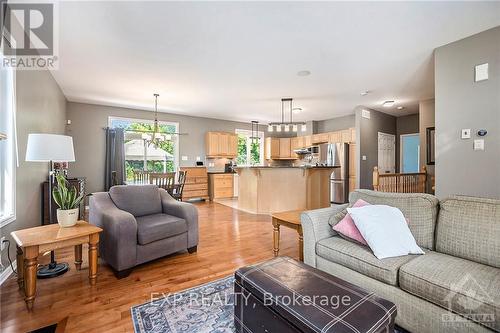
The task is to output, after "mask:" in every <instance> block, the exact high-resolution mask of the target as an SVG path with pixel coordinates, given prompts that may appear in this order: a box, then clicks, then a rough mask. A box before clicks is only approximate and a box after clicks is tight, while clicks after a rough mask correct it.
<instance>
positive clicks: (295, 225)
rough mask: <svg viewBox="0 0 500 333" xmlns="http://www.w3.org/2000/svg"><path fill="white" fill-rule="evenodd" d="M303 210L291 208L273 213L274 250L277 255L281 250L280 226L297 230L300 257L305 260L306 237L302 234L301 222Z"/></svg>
mask: <svg viewBox="0 0 500 333" xmlns="http://www.w3.org/2000/svg"><path fill="white" fill-rule="evenodd" d="M302 212H303V210H291V211H287V212H280V213H274V214H271V217H272V218H273V229H274V231H273V251H274V256H275V257H277V256H278V254H279V251H280V226H284V227H287V228H291V229H294V230H297V233H298V234H299V259H300V261H304V238H303V236H302V224H300V214H302Z"/></svg>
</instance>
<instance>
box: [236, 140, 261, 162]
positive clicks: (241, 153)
mask: <svg viewBox="0 0 500 333" xmlns="http://www.w3.org/2000/svg"><path fill="white" fill-rule="evenodd" d="M260 144H262V143H261V142H260V140H257V139H255V140H252V139H250V137H249V136H248V135H244V134H238V156H237V157H236V164H238V165H258V164H260ZM248 147H250V154H248Z"/></svg>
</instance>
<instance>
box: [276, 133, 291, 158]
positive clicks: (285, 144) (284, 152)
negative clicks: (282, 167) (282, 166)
mask: <svg viewBox="0 0 500 333" xmlns="http://www.w3.org/2000/svg"><path fill="white" fill-rule="evenodd" d="M279 142H280V158H283V159H287V158H290V157H291V151H290V147H291V145H290V138H280V141H279Z"/></svg>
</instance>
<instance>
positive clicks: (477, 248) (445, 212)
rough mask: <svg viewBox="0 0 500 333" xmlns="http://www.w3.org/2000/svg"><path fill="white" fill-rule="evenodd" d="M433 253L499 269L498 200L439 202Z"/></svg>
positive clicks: (460, 197) (480, 199)
mask: <svg viewBox="0 0 500 333" xmlns="http://www.w3.org/2000/svg"><path fill="white" fill-rule="evenodd" d="M440 206H441V209H440V211H439V218H438V223H437V227H436V251H438V252H441V253H446V254H450V255H453V256H455V257H460V258H465V259H469V260H472V261H476V262H479V263H482V264H486V265H490V266H494V267H497V268H500V200H493V199H483V198H471V197H464V196H454V197H451V198H449V199H445V200H442V201H441V203H440Z"/></svg>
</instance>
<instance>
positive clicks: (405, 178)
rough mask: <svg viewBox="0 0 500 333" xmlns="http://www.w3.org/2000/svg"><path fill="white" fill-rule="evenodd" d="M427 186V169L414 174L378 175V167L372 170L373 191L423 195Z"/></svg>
mask: <svg viewBox="0 0 500 333" xmlns="http://www.w3.org/2000/svg"><path fill="white" fill-rule="evenodd" d="M426 184H427V169H426V167H425V165H424V167H423V169H422V172H416V173H382V174H381V173H379V171H378V167H374V168H373V189H374V190H375V191H380V192H395V193H425V192H426Z"/></svg>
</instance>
